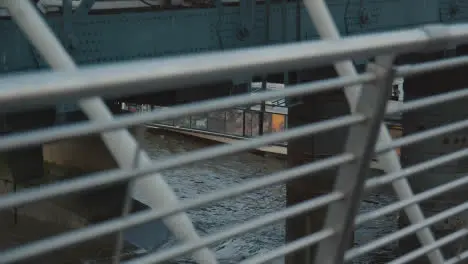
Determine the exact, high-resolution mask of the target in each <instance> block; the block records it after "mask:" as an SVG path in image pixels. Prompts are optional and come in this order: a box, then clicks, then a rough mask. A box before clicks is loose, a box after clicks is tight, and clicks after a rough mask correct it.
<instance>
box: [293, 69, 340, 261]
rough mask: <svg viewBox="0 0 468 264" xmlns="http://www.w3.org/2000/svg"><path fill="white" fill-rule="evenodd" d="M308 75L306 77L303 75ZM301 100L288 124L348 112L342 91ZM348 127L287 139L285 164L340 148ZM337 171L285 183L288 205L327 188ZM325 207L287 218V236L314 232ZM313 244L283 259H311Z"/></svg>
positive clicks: (324, 72)
mask: <svg viewBox="0 0 468 264" xmlns="http://www.w3.org/2000/svg"><path fill="white" fill-rule="evenodd" d="M334 76H335V72H334V70H333V69H332V68H322V69H319V70H314V71H312V72H308V74H307V75H305V74H301V79H302V80H303V81H306V80H307V81H309V80H312V77H313V78H314V79H315V80H318V79H325V78H331V77H334ZM305 77H307V79H306V78H305ZM301 101H302V102H303V103H302V104H298V105H296V106H293V107H291V108H289V116H288V127H289V128H294V127H297V126H301V125H305V124H308V123H312V122H318V121H320V120H324V119H329V118H333V117H337V116H340V115H344V114H347V113H349V107H348V103H347V101H346V98H345V97H344V93H343V92H342V91H338V92H327V93H321V94H316V95H312V96H305V97H303V98H301ZM347 132H348V129H346V128H345V129H340V130H333V131H332V132H327V133H326V134H317V135H314V136H310V137H304V138H300V139H297V140H294V141H290V142H288V165H289V167H295V166H299V165H302V164H305V163H309V162H313V161H316V160H320V159H324V158H327V157H330V156H332V155H336V154H338V153H341V152H342V151H343V147H344V140H345V139H346V136H347ZM335 175H336V169H333V170H328V171H323V172H320V173H318V174H315V175H306V176H304V177H302V178H300V179H297V180H294V181H291V182H289V183H288V184H287V205H288V206H291V205H294V204H297V203H300V202H304V201H307V200H310V199H312V198H314V197H317V196H320V195H322V194H326V193H328V192H330V190H331V189H332V188H333V183H334V179H335ZM325 214H326V207H325V208H323V209H321V210H315V211H311V212H309V213H307V214H304V215H300V216H297V217H295V218H291V219H288V220H287V222H286V240H287V242H291V241H294V240H296V239H298V238H301V237H303V236H306V235H308V234H311V233H315V232H317V231H319V230H320V229H322V226H323V221H324V217H325ZM314 250H315V247H310V248H307V249H305V250H302V251H299V252H297V253H295V254H291V255H289V256H288V257H287V258H286V263H288V264H294V263H312V262H313V258H314V256H315V253H314Z"/></svg>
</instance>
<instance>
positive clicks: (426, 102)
mask: <svg viewBox="0 0 468 264" xmlns="http://www.w3.org/2000/svg"><path fill="white" fill-rule="evenodd" d="M465 97H468V88H463V89H461V90H456V91H452V92H447V93H443V94H438V95H432V96H430V97H426V98H422V99H416V100H412V101H409V102H405V103H403V104H401V105H399V106H398V107H388V108H387V111H386V114H388V115H390V114H397V113H405V112H409V111H411V110H417V109H421V108H426V107H430V106H434V105H437V104H442V103H448V102H450V101H453V100H458V99H463V98H465Z"/></svg>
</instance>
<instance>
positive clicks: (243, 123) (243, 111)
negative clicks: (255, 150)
mask: <svg viewBox="0 0 468 264" xmlns="http://www.w3.org/2000/svg"><path fill="white" fill-rule="evenodd" d="M242 136H243V137H245V109H244V110H242Z"/></svg>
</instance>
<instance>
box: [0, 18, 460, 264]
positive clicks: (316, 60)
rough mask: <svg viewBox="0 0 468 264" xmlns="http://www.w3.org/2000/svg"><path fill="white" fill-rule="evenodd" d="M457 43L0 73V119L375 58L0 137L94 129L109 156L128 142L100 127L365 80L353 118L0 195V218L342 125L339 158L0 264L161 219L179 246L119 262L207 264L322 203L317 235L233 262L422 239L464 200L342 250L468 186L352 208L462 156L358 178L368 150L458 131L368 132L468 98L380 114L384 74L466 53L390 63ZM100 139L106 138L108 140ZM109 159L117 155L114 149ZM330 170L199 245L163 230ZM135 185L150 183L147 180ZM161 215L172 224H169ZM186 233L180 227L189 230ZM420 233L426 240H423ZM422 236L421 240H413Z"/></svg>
mask: <svg viewBox="0 0 468 264" xmlns="http://www.w3.org/2000/svg"><path fill="white" fill-rule="evenodd" d="M26 25H27V23H25V24H23V27H24V28H27V26H26ZM434 32H436V33H437V34H435V33H434ZM32 37H34V34H32V35H31V38H32ZM463 42H468V25H466V24H461V25H452V26H444V25H440V26H433V27H423V28H416V29H411V30H402V31H396V32H386V33H379V34H373V35H362V36H356V37H348V38H344V39H342V40H325V41H314V42H303V43H296V44H288V45H281V46H272V47H265V48H253V49H245V50H239V51H228V52H222V53H210V54H201V55H193V56H186V57H178V58H166V59H157V60H146V61H139V62H130V63H123V64H115V65H107V66H100V67H86V68H82V69H80V68H75V66H74V65H73V64H66V63H64V64H63V65H71V66H66V67H65V66H64V67H63V69H68V71H61V72H42V73H27V74H20V75H11V76H8V77H4V78H2V79H0V87H2V89H0V109H1V110H2V111H5V112H7V111H17V110H23V109H25V108H28V107H43V106H51V105H55V104H57V103H60V102H62V101H71V100H72V101H78V100H80V106H81V107H82V108H83V109H86V107H91V106H92V105H94V106H96V105H99V103H96V100H97V99H95V98H111V97H114V98H115V97H118V96H123V95H129V94H132V93H142V92H150V91H151V92H157V91H163V90H169V89H177V88H181V87H184V86H186V85H191V84H194V83H196V84H202V83H208V82H211V81H218V80H221V78H223V79H225V78H228V77H233V78H234V77H236V76H239V75H247V76H252V75H262V74H267V73H272V72H281V71H286V70H298V69H303V68H311V67H318V66H323V65H329V64H331V63H333V62H337V61H343V60H346V59H356V58H371V57H376V59H375V61H374V62H371V63H369V64H368V67H367V70H366V71H365V72H364V73H361V74H358V75H357V76H351V77H337V78H332V79H327V80H321V81H316V82H312V83H303V84H297V85H291V86H289V87H287V88H286V89H283V90H279V91H267V92H262V93H256V94H253V95H252V94H246V95H236V96H230V97H227V98H220V99H214V100H207V101H203V102H197V103H190V104H185V105H180V106H174V107H171V108H167V109H162V110H158V111H152V112H147V113H138V114H130V115H126V116H118V117H116V116H114V117H111V118H108V117H104V118H102V116H101V117H100V118H96V119H93V118H91V121H86V122H79V123H76V124H69V125H64V126H57V127H53V128H48V129H38V130H35V131H27V132H21V133H14V134H10V135H5V136H3V137H2V140H0V151H7V150H12V149H17V148H21V147H26V146H30V145H37V144H43V143H45V142H51V141H56V140H59V139H64V138H72V137H77V136H82V135H89V134H94V133H103V135H104V136H103V138H104V139H107V140H108V141H106V142H107V143H108V146H109V148H111V149H113V148H114V150H115V148H116V146H117V147H118V146H119V144H126V142H128V141H127V140H126V139H127V138H128V135H125V136H122V137H121V138H125V140H122V141H120V142H119V141H118V140H109V138H111V137H110V136H109V135H114V136H115V134H111V133H110V131H112V130H115V129H123V128H128V127H131V126H137V125H140V124H143V123H148V122H160V121H164V120H169V119H176V118H181V117H184V116H188V115H195V114H203V113H207V112H212V111H219V110H225V109H230V108H232V107H236V106H242V105H251V104H258V103H260V102H262V101H266V100H271V99H275V98H283V97H287V98H290V97H296V96H303V95H312V94H317V93H321V92H325V91H332V90H340V89H343V88H342V87H350V86H353V85H356V84H363V88H362V91H361V94H360V96H359V98H358V100H357V102H356V108H355V112H353V113H352V114H349V115H344V116H340V117H338V118H334V119H329V120H324V121H320V122H317V123H311V124H307V125H303V126H301V127H296V128H289V129H288V130H287V131H285V132H281V133H273V134H268V135H264V136H262V137H256V138H252V139H250V140H246V141H241V142H237V143H235V144H232V145H223V146H215V147H207V148H203V149H199V150H194V151H191V152H186V153H180V154H173V155H171V156H168V157H165V158H162V159H159V160H152V161H150V160H146V161H145V162H144V163H142V164H141V166H133V167H131V166H128V163H125V162H124V161H126V160H125V159H124V158H122V159H121V162H119V165H121V169H115V170H110V171H103V172H99V173H93V174H90V175H87V176H83V177H78V178H75V179H71V180H64V181H61V182H58V183H54V184H48V185H41V186H40V187H34V188H28V189H22V190H19V191H17V192H16V193H8V194H4V195H2V196H0V210H5V209H12V208H16V207H19V206H22V205H24V204H27V203H31V202H37V201H39V200H43V199H48V198H52V197H58V196H61V195H64V194H69V193H77V192H80V191H84V190H89V189H93V188H101V187H103V186H107V185H111V184H115V183H118V182H133V181H135V182H136V183H138V182H139V181H140V182H141V181H142V180H143V179H147V178H148V177H160V175H158V174H155V172H160V171H163V170H167V169H170V168H176V167H180V166H184V165H187V164H190V163H193V162H199V161H203V160H207V159H211V158H216V157H219V156H223V155H232V154H235V153H239V152H242V151H246V150H250V149H254V148H257V147H260V146H263V145H268V144H272V143H275V142H284V141H290V140H293V139H297V138H299V137H303V136H307V135H312V134H317V133H324V132H328V131H331V130H334V129H337V128H343V127H349V128H350V132H349V136H348V139H347V142H346V145H345V148H344V149H345V150H344V152H343V153H341V154H339V155H335V156H333V157H329V158H326V159H323V160H319V161H315V162H312V163H307V164H305V165H301V166H298V167H293V168H290V169H287V170H284V171H281V172H277V173H274V174H271V175H267V176H264V177H260V178H257V179H254V180H249V181H245V182H243V183H241V184H238V185H233V186H226V188H225V189H223V190H219V191H215V192H212V193H208V194H203V195H199V196H198V197H197V198H194V199H190V200H185V201H178V200H177V199H173V200H171V201H170V203H166V202H167V201H156V202H157V203H155V204H151V205H150V206H151V207H152V209H153V210H148V211H142V212H138V213H133V214H128V215H125V216H122V217H120V218H117V219H112V220H108V221H105V222H102V223H99V224H96V225H91V226H88V227H85V228H80V229H77V230H73V231H69V232H65V233H62V234H58V235H55V236H52V237H48V238H44V239H43V240H39V241H31V242H30V243H28V244H25V245H20V246H12V247H10V248H6V249H4V250H3V251H1V252H0V263H17V262H18V261H21V260H24V259H29V258H32V257H34V256H36V255H41V254H44V253H48V252H52V251H57V250H60V249H61V248H64V247H68V246H72V245H74V244H77V243H80V242H84V241H87V240H90V239H93V238H96V237H98V236H103V235H106V234H110V233H114V232H117V231H119V230H122V229H125V228H128V227H131V226H135V225H138V224H141V223H144V222H148V221H151V220H154V219H157V218H163V219H165V220H167V221H166V222H165V223H166V224H168V226H170V227H171V231H172V232H174V233H175V234H176V236H177V238H179V239H181V240H184V241H185V242H184V243H181V244H179V245H176V246H174V247H172V248H167V249H164V250H161V251H157V252H152V253H148V254H146V255H144V256H143V257H139V258H134V259H132V260H130V261H129V262H128V263H138V264H140V263H160V262H165V261H167V260H169V259H173V258H175V257H178V256H181V255H187V254H188V253H191V252H198V253H197V254H195V255H194V258H195V259H196V260H197V261H199V262H203V261H207V262H205V263H208V262H212V261H213V260H210V257H209V254H210V252H211V251H210V250H209V249H207V250H206V251H197V250H199V249H202V248H207V247H208V248H209V247H210V245H212V244H214V243H216V242H218V241H222V240H226V239H228V238H231V237H234V236H237V235H240V234H243V233H246V232H250V231H251V230H254V229H257V228H260V227H262V226H265V225H269V224H271V223H275V222H278V221H282V220H284V219H286V218H290V217H293V216H296V215H298V214H301V213H304V212H306V211H311V210H316V209H319V208H321V207H325V206H327V207H328V215H327V220H326V222H325V225H324V227H323V229H322V230H321V231H319V232H316V233H314V234H311V235H309V236H306V237H304V238H302V239H299V240H296V241H294V242H292V243H287V244H285V245H283V246H281V247H279V248H277V249H275V250H273V251H270V252H267V253H262V254H259V255H256V256H253V257H252V258H250V259H247V260H245V261H243V263H264V262H267V261H270V260H273V259H276V258H278V257H282V256H284V255H287V254H289V253H291V252H294V251H297V250H299V249H301V248H304V247H308V246H310V245H313V244H318V245H319V246H318V251H317V256H316V263H341V262H343V259H344V260H351V259H353V258H356V257H359V256H361V255H363V254H366V253H368V252H370V251H372V250H376V249H378V248H380V247H382V246H384V245H386V244H388V243H391V242H393V241H396V240H398V239H401V238H403V237H405V236H408V235H410V234H413V233H416V232H418V233H419V234H421V232H422V231H424V232H429V234H431V233H430V226H431V225H432V224H434V223H436V222H438V221H442V220H444V219H446V218H449V217H451V216H453V215H456V214H458V213H460V212H463V211H465V210H466V209H468V203H463V204H461V205H458V206H456V207H453V208H451V209H449V210H446V211H443V212H442V213H439V214H436V215H434V216H431V217H429V218H426V219H423V221H420V222H417V223H414V222H413V223H412V225H410V226H408V227H406V228H404V229H401V230H399V231H397V232H394V233H392V234H390V235H386V236H383V237H382V238H379V239H377V240H375V241H371V242H369V243H368V244H365V245H361V246H358V247H352V248H351V249H348V246H349V245H348V242H349V241H350V236H351V234H352V232H353V231H354V229H355V228H356V227H357V226H360V225H362V224H364V223H366V222H367V221H370V220H372V219H376V218H379V217H382V216H383V215H385V214H389V213H392V212H395V211H399V210H403V209H404V208H407V207H408V206H410V205H416V206H417V205H418V203H420V202H422V201H424V200H426V199H428V198H431V197H434V196H437V195H440V194H442V193H445V192H448V191H451V190H453V189H455V188H457V187H458V186H461V185H462V184H465V183H466V182H468V177H462V178H460V179H457V180H455V181H453V182H447V183H446V184H444V185H441V186H438V187H436V188H434V189H431V190H428V191H426V192H423V193H419V194H417V195H414V196H411V197H409V198H404V197H403V198H401V197H400V200H399V201H398V202H396V203H392V204H390V205H388V206H385V207H382V208H379V209H378V210H376V211H372V212H367V213H362V214H359V212H358V208H359V203H360V201H361V198H362V195H363V193H364V192H366V191H368V190H370V189H374V188H376V187H379V186H382V185H387V184H390V183H392V182H394V181H398V180H402V179H406V178H407V177H410V176H412V175H413V174H414V173H416V172H421V171H424V170H428V169H431V168H433V167H435V166H438V165H442V164H445V163H447V162H450V161H453V160H457V159H461V158H464V157H465V156H466V155H468V151H466V150H465V149H462V150H459V151H456V152H454V153H451V154H448V155H445V156H441V157H438V158H435V159H432V160H429V161H427V162H424V163H423V164H418V165H416V166H413V167H409V168H404V169H402V170H400V171H395V172H392V173H389V174H386V175H384V176H381V177H378V178H372V179H367V177H366V175H367V173H368V170H369V164H370V162H371V159H372V157H373V155H374V154H382V153H385V152H388V151H393V149H395V148H398V147H402V146H406V145H409V144H414V143H416V142H421V141H423V140H426V139H429V138H432V137H435V136H440V135H442V134H444V133H449V132H454V131H458V130H460V129H463V128H466V127H467V126H468V123H467V121H466V120H462V121H459V122H456V123H452V124H449V125H445V126H443V127H438V128H436V129H429V130H425V131H422V132H419V133H417V134H414V135H411V136H407V137H402V138H400V139H398V140H394V141H392V142H390V143H389V144H383V145H382V144H379V145H378V147H376V142H377V138H378V132H379V129H380V125H381V123H382V120H383V116H384V114H391V113H395V112H398V111H400V112H408V111H413V110H415V109H422V108H426V107H430V106H436V105H439V104H442V103H449V102H450V101H451V100H455V99H460V98H464V97H466V96H468V89H462V90H458V91H456V92H449V93H447V94H442V95H435V96H432V97H428V98H424V99H420V100H415V101H410V102H407V103H405V104H404V105H403V106H402V107H400V108H399V109H389V108H387V107H386V103H387V99H388V96H389V95H390V93H391V88H392V87H391V86H392V81H393V79H394V78H396V77H407V76H411V75H415V74H422V73H426V72H429V71H434V70H440V69H443V68H444V69H447V68H453V67H457V66H461V65H463V64H465V63H467V62H468V57H458V58H452V59H447V60H443V61H438V62H430V63H424V64H418V65H406V66H395V65H393V60H394V56H395V55H396V54H401V53H407V52H412V51H419V50H425V49H434V48H436V49H444V48H447V47H449V45H450V46H452V45H456V44H459V43H463ZM343 47H346V49H343ZM53 65H54V64H53ZM60 65H62V64H60V63H58V62H57V65H56V66H54V67H55V68H57V69H60V67H61V66H60ZM67 67H68V68H67ZM129 87H131V88H129ZM137 88H138V89H137ZM89 97H92V98H93V100H95V101H93V102H91V101H87V100H88V99H87V98H89ZM97 108H99V107H97ZM90 116H93V114H92V113H90ZM120 131H123V130H120ZM106 135H107V136H109V137H106ZM114 139H115V138H114ZM115 144H117V145H115ZM136 144H137V146H138V144H139V143H138V142H137V143H136ZM126 149H127V148H126V147H125V146H124V147H122V148H120V150H126ZM136 149H137V151H134V152H133V151H130V152H129V153H127V154H128V155H131V156H135V155H136V157H135V159H136V160H138V159H139V158H141V157H140V156H143V154H141V153H143V150H140V149H139V148H138V147H136ZM132 150H133V149H132ZM113 154H114V155H117V156H118V154H119V153H113ZM119 157H121V156H119ZM127 158H128V157H127ZM124 165H125V166H124ZM335 167H337V168H339V169H338V174H337V178H336V186H335V189H334V190H333V191H332V192H330V193H328V194H324V195H322V196H320V197H318V198H315V199H311V200H308V201H305V202H303V203H300V204H297V205H294V206H290V207H287V208H284V209H283V210H280V211H277V212H274V213H270V214H266V215H260V216H258V217H257V218H255V219H252V220H249V221H245V222H243V223H240V224H239V225H236V226H232V227H226V228H225V229H223V230H220V231H219V232H216V233H213V234H208V235H206V236H203V237H201V238H199V237H198V236H196V235H190V236H187V237H184V236H183V234H184V232H185V231H186V230H185V231H184V228H185V226H177V225H175V224H174V223H175V222H171V221H172V220H174V219H175V216H180V214H178V213H180V212H184V211H186V210H189V209H192V208H197V207H200V206H203V205H206V204H209V203H212V202H218V201H220V200H223V199H228V198H232V197H235V196H238V195H241V194H243V193H246V192H250V191H253V190H256V189H259V188H264V187H266V186H270V185H274V184H281V183H285V182H288V181H291V180H293V179H297V178H299V177H301V176H304V175H306V174H310V173H317V172H319V171H322V170H325V169H330V168H335ZM149 174H151V175H149ZM148 175H149V176H148ZM145 184H148V182H145ZM151 184H152V185H146V186H144V184H141V185H138V184H137V185H136V187H135V188H134V189H133V191H134V193H135V195H136V197H138V192H139V190H140V189H139V188H144V187H145V188H146V189H145V190H151V188H155V189H156V188H158V190H166V189H165V188H166V187H164V188H161V186H160V185H163V184H165V181H164V179H163V178H158V181H152V182H151ZM169 187H170V186H169ZM155 192H156V191H155ZM411 212H412V211H411V210H408V211H407V213H408V214H411ZM169 216H174V217H173V218H170V217H169ZM410 218H411V217H410ZM178 223H180V222H178ZM184 223H185V222H184ZM187 230H189V231H190V230H191V229H187ZM189 231H187V232H189ZM425 234H426V235H427V234H428V233H425ZM467 234H468V230H467V229H466V228H465V227H461V228H460V229H459V230H458V231H456V232H455V233H453V234H451V235H449V236H447V237H445V238H443V239H440V240H437V241H435V242H434V241H431V240H430V239H426V240H425V239H421V242H422V243H423V247H422V248H421V249H418V250H416V251H413V252H412V253H410V255H406V256H403V257H402V258H401V259H400V260H394V262H395V263H405V262H408V261H410V260H412V259H414V258H415V257H417V256H420V255H425V254H428V255H430V254H431V253H432V257H431V261H433V262H435V261H436V260H437V259H438V258H440V257H441V256H435V255H434V254H433V252H434V250H436V249H438V248H440V247H441V246H442V245H443V244H446V243H449V242H451V241H453V240H456V239H459V238H461V237H463V236H466V235H467ZM421 237H424V236H422V235H421V236H420V238H421ZM427 237H428V236H426V238H427ZM429 237H431V236H429ZM467 255H468V253H466V252H460V255H459V256H458V257H455V258H453V259H449V260H445V263H457V262H459V261H462V259H463V258H464V257H466V256H467ZM403 260H404V261H403ZM214 262H216V260H214Z"/></svg>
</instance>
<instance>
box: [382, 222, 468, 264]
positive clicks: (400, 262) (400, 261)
mask: <svg viewBox="0 0 468 264" xmlns="http://www.w3.org/2000/svg"><path fill="white" fill-rule="evenodd" d="M466 235H468V229H466V228H463V229H460V230H457V231H455V232H453V233H451V234H449V235H447V236H444V237H443V238H441V239H438V240H436V241H435V242H434V243H433V244H430V245H427V246H424V247H420V248H418V249H417V250H414V251H411V252H410V253H408V254H406V255H404V256H402V257H400V258H397V259H395V260H392V261H390V262H388V263H387V264H404V263H408V262H410V261H412V260H415V259H417V258H418V257H420V256H422V255H424V254H426V253H428V252H431V251H433V250H435V249H438V248H441V247H442V246H445V245H447V244H449V243H451V242H453V241H456V240H457V239H460V238H462V237H464V236H466Z"/></svg>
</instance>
